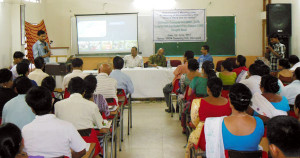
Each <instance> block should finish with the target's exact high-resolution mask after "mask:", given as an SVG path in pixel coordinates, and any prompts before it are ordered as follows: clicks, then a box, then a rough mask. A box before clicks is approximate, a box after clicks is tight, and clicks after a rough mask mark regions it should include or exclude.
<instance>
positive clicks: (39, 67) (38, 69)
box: [28, 57, 49, 86]
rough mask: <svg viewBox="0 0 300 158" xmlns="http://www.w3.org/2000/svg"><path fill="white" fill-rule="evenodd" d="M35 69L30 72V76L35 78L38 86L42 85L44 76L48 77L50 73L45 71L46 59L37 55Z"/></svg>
mask: <svg viewBox="0 0 300 158" xmlns="http://www.w3.org/2000/svg"><path fill="white" fill-rule="evenodd" d="M34 65H35V70H34V71H32V72H30V73H29V75H28V78H29V79H31V80H34V81H35V82H36V83H37V85H38V86H41V84H42V81H43V79H44V78H46V77H48V76H49V75H48V74H46V73H45V72H43V69H44V67H45V61H44V58H42V57H37V58H35V59H34Z"/></svg>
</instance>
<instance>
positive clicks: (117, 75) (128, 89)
mask: <svg viewBox="0 0 300 158" xmlns="http://www.w3.org/2000/svg"><path fill="white" fill-rule="evenodd" d="M113 63H114V70H113V71H112V72H111V73H110V75H109V76H110V77H111V78H114V79H116V80H117V82H118V84H117V88H118V89H124V91H125V93H126V94H132V93H133V91H134V88H133V84H132V81H131V79H130V77H129V76H127V75H126V74H125V73H123V72H122V71H121V69H122V68H123V65H124V60H123V59H122V58H121V57H119V56H116V57H114V59H113Z"/></svg>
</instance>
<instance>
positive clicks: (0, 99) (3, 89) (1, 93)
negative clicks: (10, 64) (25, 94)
mask: <svg viewBox="0 0 300 158" xmlns="http://www.w3.org/2000/svg"><path fill="white" fill-rule="evenodd" d="M12 87H13V80H12V72H11V71H9V70H8V69H5V68H4V69H1V70H0V120H1V118H2V110H3V107H4V105H5V103H7V102H8V101H9V100H11V99H12V98H14V97H15V96H17V93H15V92H14V90H13V89H12ZM0 124H1V121H0Z"/></svg>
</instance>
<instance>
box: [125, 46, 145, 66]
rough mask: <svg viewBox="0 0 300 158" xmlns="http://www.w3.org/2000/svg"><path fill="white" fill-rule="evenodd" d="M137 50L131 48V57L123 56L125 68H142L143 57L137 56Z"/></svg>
mask: <svg viewBox="0 0 300 158" xmlns="http://www.w3.org/2000/svg"><path fill="white" fill-rule="evenodd" d="M137 54H138V50H137V47H132V48H131V55H125V57H124V58H123V59H124V62H125V67H142V66H143V65H142V61H143V57H141V56H139V55H137Z"/></svg>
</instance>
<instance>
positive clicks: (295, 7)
mask: <svg viewBox="0 0 300 158" xmlns="http://www.w3.org/2000/svg"><path fill="white" fill-rule="evenodd" d="M299 17H300V2H299V0H295V1H293V3H292V38H291V40H292V42H291V44H292V54H294V55H297V56H298V57H300V22H299Z"/></svg>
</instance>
